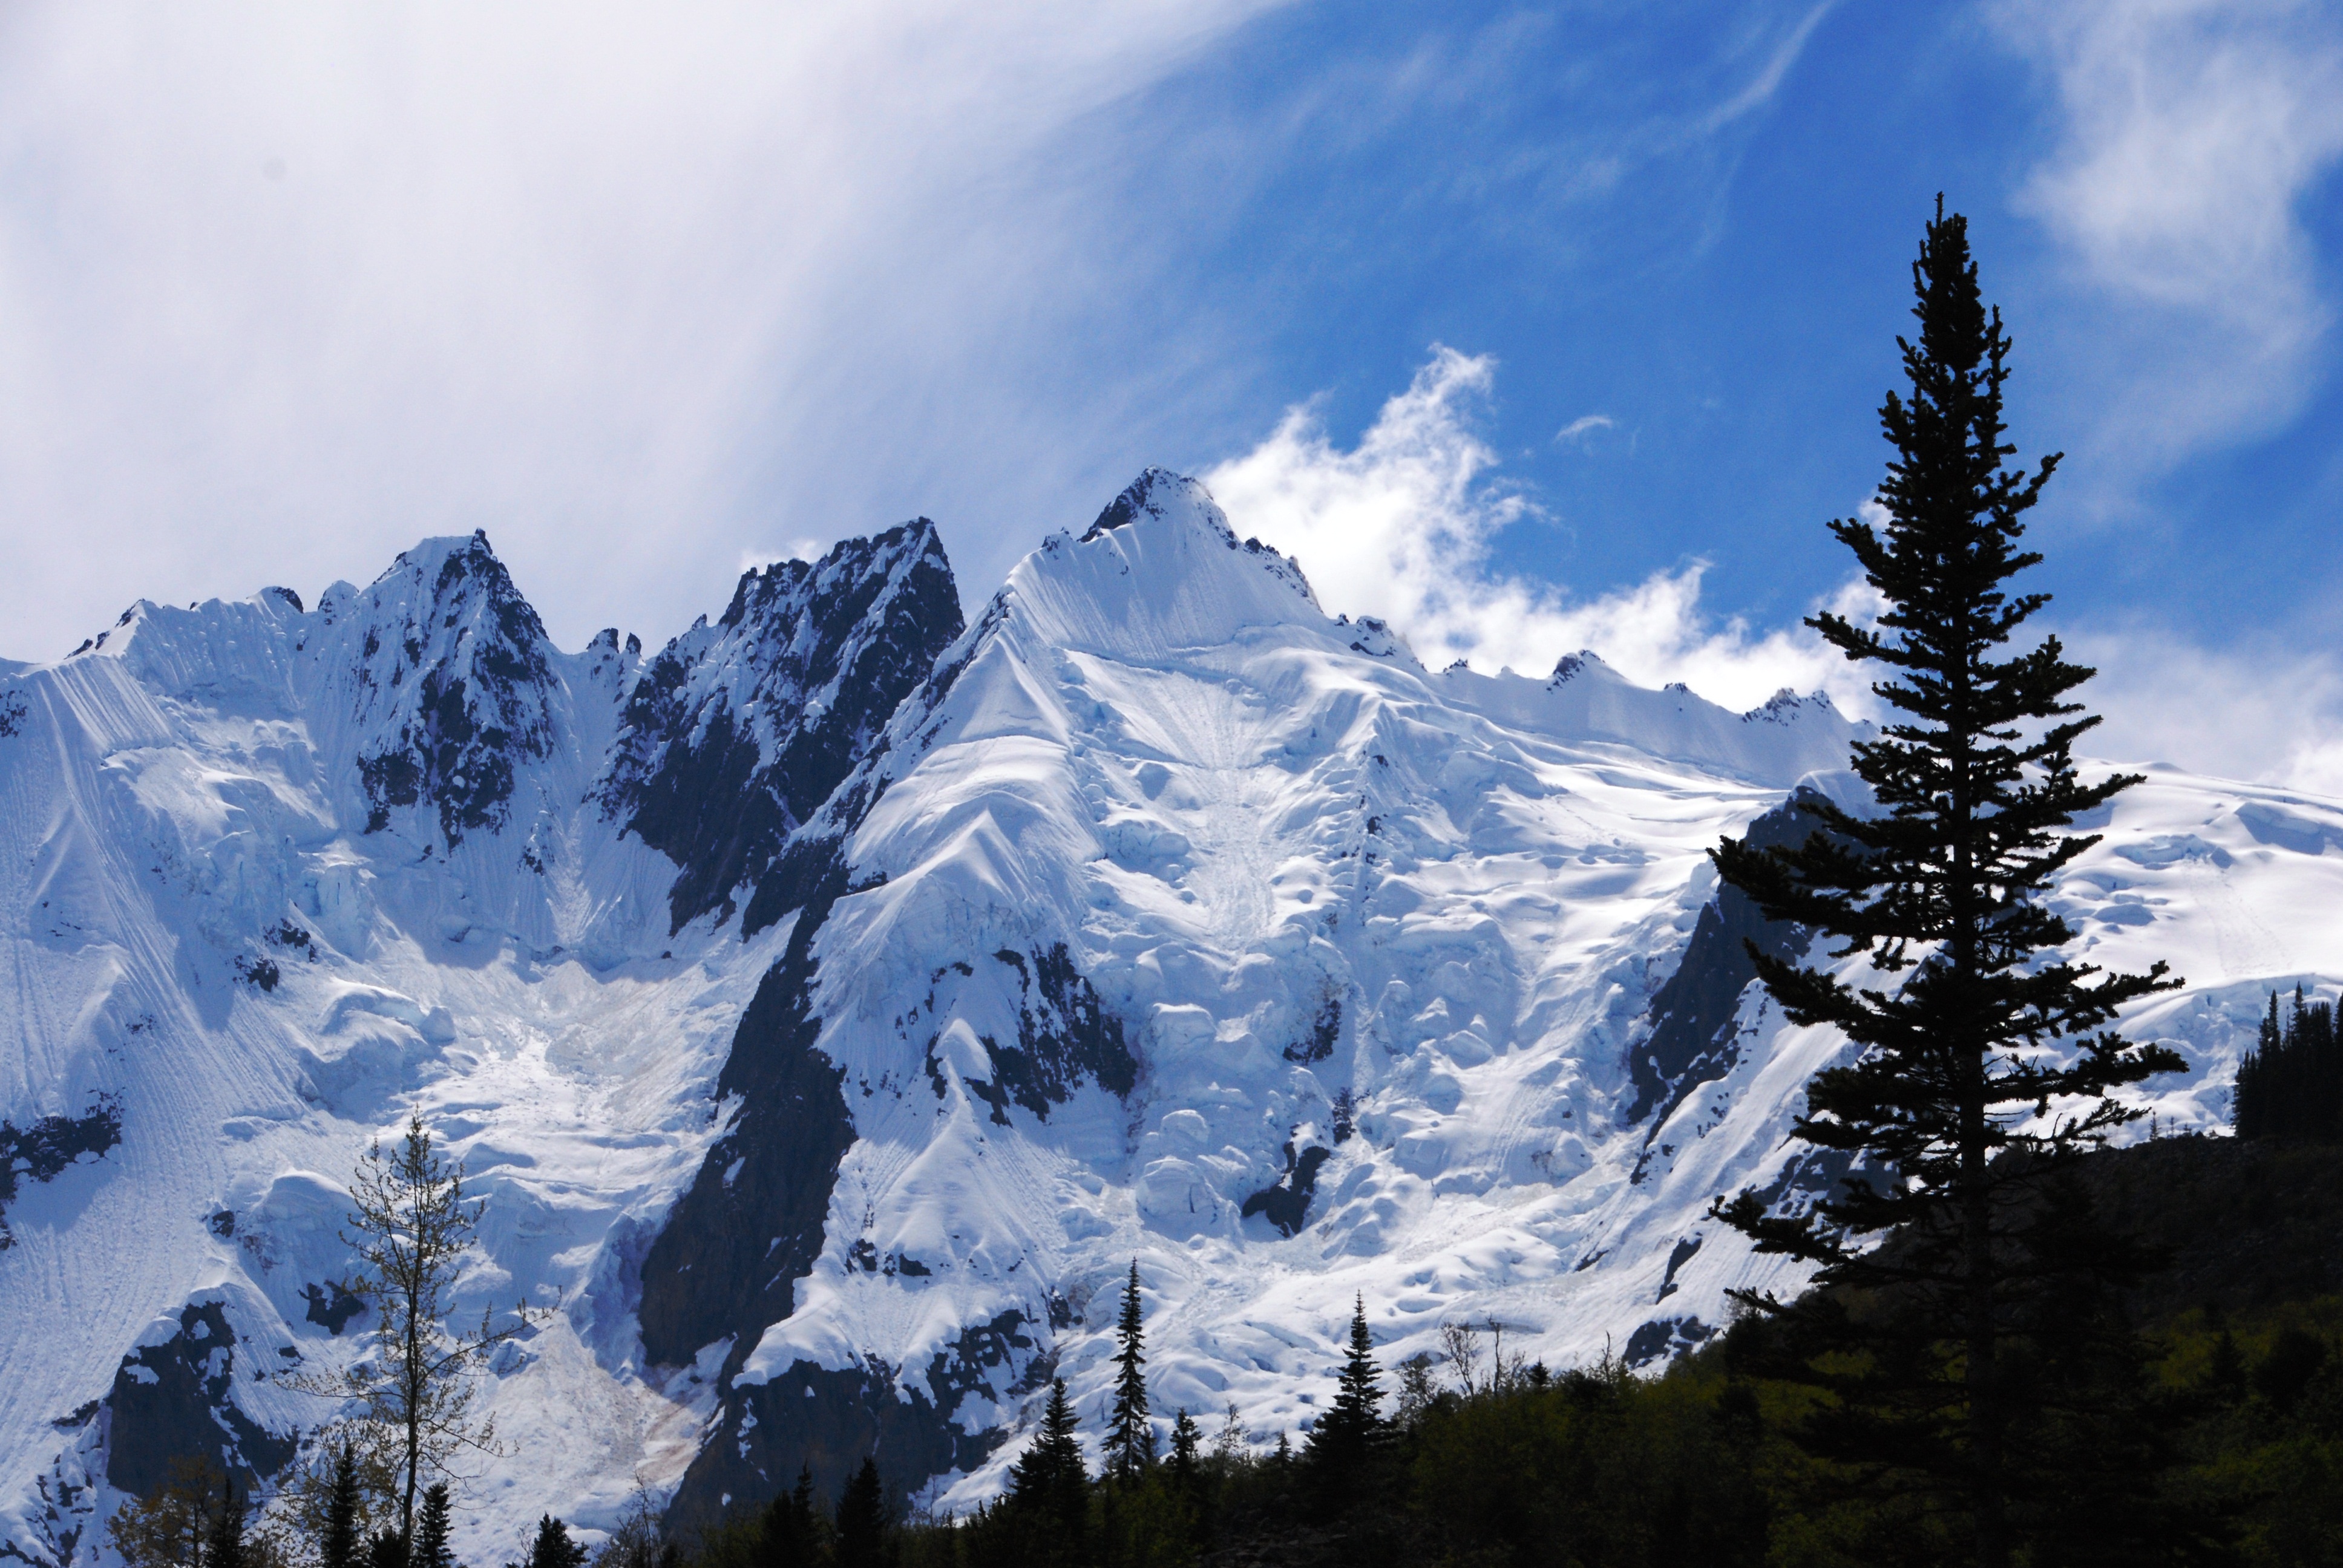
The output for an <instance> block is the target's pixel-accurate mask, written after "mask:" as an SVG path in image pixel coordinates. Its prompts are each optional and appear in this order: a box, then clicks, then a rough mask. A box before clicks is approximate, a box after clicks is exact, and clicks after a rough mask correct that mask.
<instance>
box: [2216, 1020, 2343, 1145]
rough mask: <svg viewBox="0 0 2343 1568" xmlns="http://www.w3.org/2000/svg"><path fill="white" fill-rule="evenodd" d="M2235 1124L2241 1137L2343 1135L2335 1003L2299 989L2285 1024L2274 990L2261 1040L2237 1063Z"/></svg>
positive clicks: (2342, 1047)
mask: <svg viewBox="0 0 2343 1568" xmlns="http://www.w3.org/2000/svg"><path fill="white" fill-rule="evenodd" d="M2230 1121H2231V1122H2232V1123H2233V1124H2234V1125H2235V1126H2236V1128H2237V1136H2238V1137H2240V1138H2270V1137H2282V1138H2318V1139H2328V1138H2333V1137H2335V1136H2337V1135H2338V1133H2343V1034H2339V1033H2338V1030H2337V1028H2336V1020H2335V1005H2334V1004H2333V1003H2330V1002H2323V1001H2313V1000H2310V998H2309V997H2308V994H2306V993H2305V992H2304V990H2303V989H2302V987H2301V986H2299V985H2298V986H2296V987H2295V988H2294V1006H2293V1008H2292V1010H2290V1011H2289V1012H2288V1014H2287V1016H2286V1020H2285V1022H2284V1023H2283V1024H2281V1023H2280V1022H2279V1021H2278V993H2277V992H2276V991H2272V992H2270V999H2269V1011H2268V1014H2267V1015H2265V1016H2264V1018H2263V1019H2262V1024H2261V1038H2260V1039H2259V1040H2258V1041H2257V1042H2256V1045H2255V1048H2254V1050H2251V1051H2248V1052H2247V1055H2246V1059H2245V1060H2243V1061H2241V1062H2239V1063H2238V1064H2237V1097H2236V1100H2235V1101H2234V1102H2233V1103H2232V1105H2231V1108H2230Z"/></svg>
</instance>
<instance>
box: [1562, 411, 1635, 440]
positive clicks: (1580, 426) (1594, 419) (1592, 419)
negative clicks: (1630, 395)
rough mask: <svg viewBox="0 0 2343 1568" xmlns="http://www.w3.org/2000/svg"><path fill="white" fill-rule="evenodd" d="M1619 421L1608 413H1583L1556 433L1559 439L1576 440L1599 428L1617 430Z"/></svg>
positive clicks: (1591, 433) (1589, 434)
mask: <svg viewBox="0 0 2343 1568" xmlns="http://www.w3.org/2000/svg"><path fill="white" fill-rule="evenodd" d="M1618 427H1619V421H1618V420H1616V419H1614V418H1613V417H1611V416H1610V415H1608V414H1581V415H1580V416H1579V417H1577V418H1575V419H1573V420H1572V421H1571V422H1570V423H1569V424H1567V425H1564V427H1562V428H1561V429H1559V430H1556V431H1555V432H1554V439H1555V440H1557V441H1575V440H1577V439H1578V438H1579V437H1581V436H1591V435H1593V434H1594V432H1595V431H1597V430H1615V429H1617V428H1618Z"/></svg>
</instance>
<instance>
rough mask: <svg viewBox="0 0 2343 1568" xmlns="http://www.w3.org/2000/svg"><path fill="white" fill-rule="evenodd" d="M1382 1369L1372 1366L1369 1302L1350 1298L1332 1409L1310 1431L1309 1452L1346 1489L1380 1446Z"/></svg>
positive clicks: (1372, 1337)
mask: <svg viewBox="0 0 2343 1568" xmlns="http://www.w3.org/2000/svg"><path fill="white" fill-rule="evenodd" d="M1382 1376H1383V1372H1382V1369H1381V1368H1380V1367H1378V1366H1376V1365H1375V1341H1374V1335H1373V1333H1372V1332H1369V1331H1368V1328H1367V1301H1366V1297H1364V1296H1363V1295H1362V1296H1359V1297H1357V1298H1355V1299H1354V1301H1353V1304H1352V1311H1351V1342H1350V1348H1349V1349H1348V1350H1347V1351H1346V1352H1344V1353H1343V1357H1342V1372H1340V1373H1339V1374H1337V1376H1336V1380H1335V1384H1334V1403H1333V1406H1332V1408H1331V1409H1329V1410H1328V1411H1327V1412H1326V1413H1325V1414H1324V1415H1323V1416H1322V1417H1320V1418H1319V1421H1318V1423H1317V1424H1316V1425H1315V1426H1313V1427H1312V1428H1311V1429H1310V1441H1309V1444H1308V1448H1307V1452H1308V1455H1309V1457H1310V1459H1311V1460H1312V1462H1313V1463H1315V1464H1316V1465H1317V1466H1318V1467H1319V1469H1320V1471H1321V1472H1322V1474H1323V1475H1324V1476H1325V1477H1326V1478H1327V1479H1329V1480H1331V1481H1334V1482H1336V1483H1340V1485H1341V1487H1342V1489H1343V1490H1345V1491H1346V1492H1347V1491H1348V1490H1349V1489H1350V1488H1351V1487H1352V1486H1353V1485H1354V1484H1355V1483H1357V1482H1358V1481H1359V1480H1360V1479H1361V1475H1360V1470H1361V1467H1362V1466H1363V1464H1364V1463H1365V1462H1366V1461H1367V1460H1368V1458H1369V1457H1370V1456H1371V1455H1372V1454H1373V1452H1374V1450H1375V1449H1376V1448H1377V1447H1378V1446H1379V1445H1380V1442H1381V1439H1382V1437H1383V1417H1382V1415H1381V1414H1380V1413H1379V1412H1378V1411H1377V1409H1376V1407H1377V1406H1378V1405H1380V1404H1382V1403H1383V1384H1382V1381H1381V1380H1382Z"/></svg>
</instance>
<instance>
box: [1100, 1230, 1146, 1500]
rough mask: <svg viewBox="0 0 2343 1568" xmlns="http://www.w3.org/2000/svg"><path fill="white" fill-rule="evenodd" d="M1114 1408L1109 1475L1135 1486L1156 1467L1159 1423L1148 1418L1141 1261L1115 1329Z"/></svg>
mask: <svg viewBox="0 0 2343 1568" xmlns="http://www.w3.org/2000/svg"><path fill="white" fill-rule="evenodd" d="M1114 1341H1115V1352H1114V1364H1115V1375H1114V1406H1113V1409H1112V1410H1111V1412H1109V1413H1108V1416H1107V1432H1106V1471H1107V1474H1109V1475H1110V1476H1111V1477H1113V1478H1114V1479H1115V1480H1117V1481H1121V1482H1132V1481H1136V1480H1138V1479H1139V1478H1140V1477H1141V1475H1144V1474H1145V1473H1147V1472H1148V1471H1149V1470H1151V1468H1153V1466H1154V1464H1155V1423H1154V1422H1151V1421H1150V1420H1149V1419H1148V1415H1147V1376H1146V1374H1145V1373H1144V1372H1141V1370H1140V1369H1141V1368H1142V1367H1144V1366H1145V1365H1146V1364H1147V1356H1146V1354H1145V1350H1144V1347H1145V1342H1146V1332H1145V1329H1144V1327H1143V1324H1142V1322H1141V1309H1140V1302H1139V1260H1138V1259H1136V1258H1133V1259H1132V1260H1131V1279H1130V1282H1128V1283H1126V1284H1125V1285H1124V1286H1123V1288H1122V1313H1121V1317H1120V1318H1118V1319H1117V1320H1116V1322H1115V1325H1114Z"/></svg>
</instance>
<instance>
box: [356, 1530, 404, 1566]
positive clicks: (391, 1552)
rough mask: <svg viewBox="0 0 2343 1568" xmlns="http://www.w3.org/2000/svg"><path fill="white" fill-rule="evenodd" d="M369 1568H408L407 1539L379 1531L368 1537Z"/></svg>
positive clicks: (392, 1532) (393, 1532)
mask: <svg viewBox="0 0 2343 1568" xmlns="http://www.w3.org/2000/svg"><path fill="white" fill-rule="evenodd" d="M366 1560H367V1568H407V1537H406V1536H404V1535H401V1534H400V1533H398V1532H397V1531H396V1530H377V1531H376V1532H375V1533H373V1534H372V1535H369V1536H367V1558H366Z"/></svg>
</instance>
